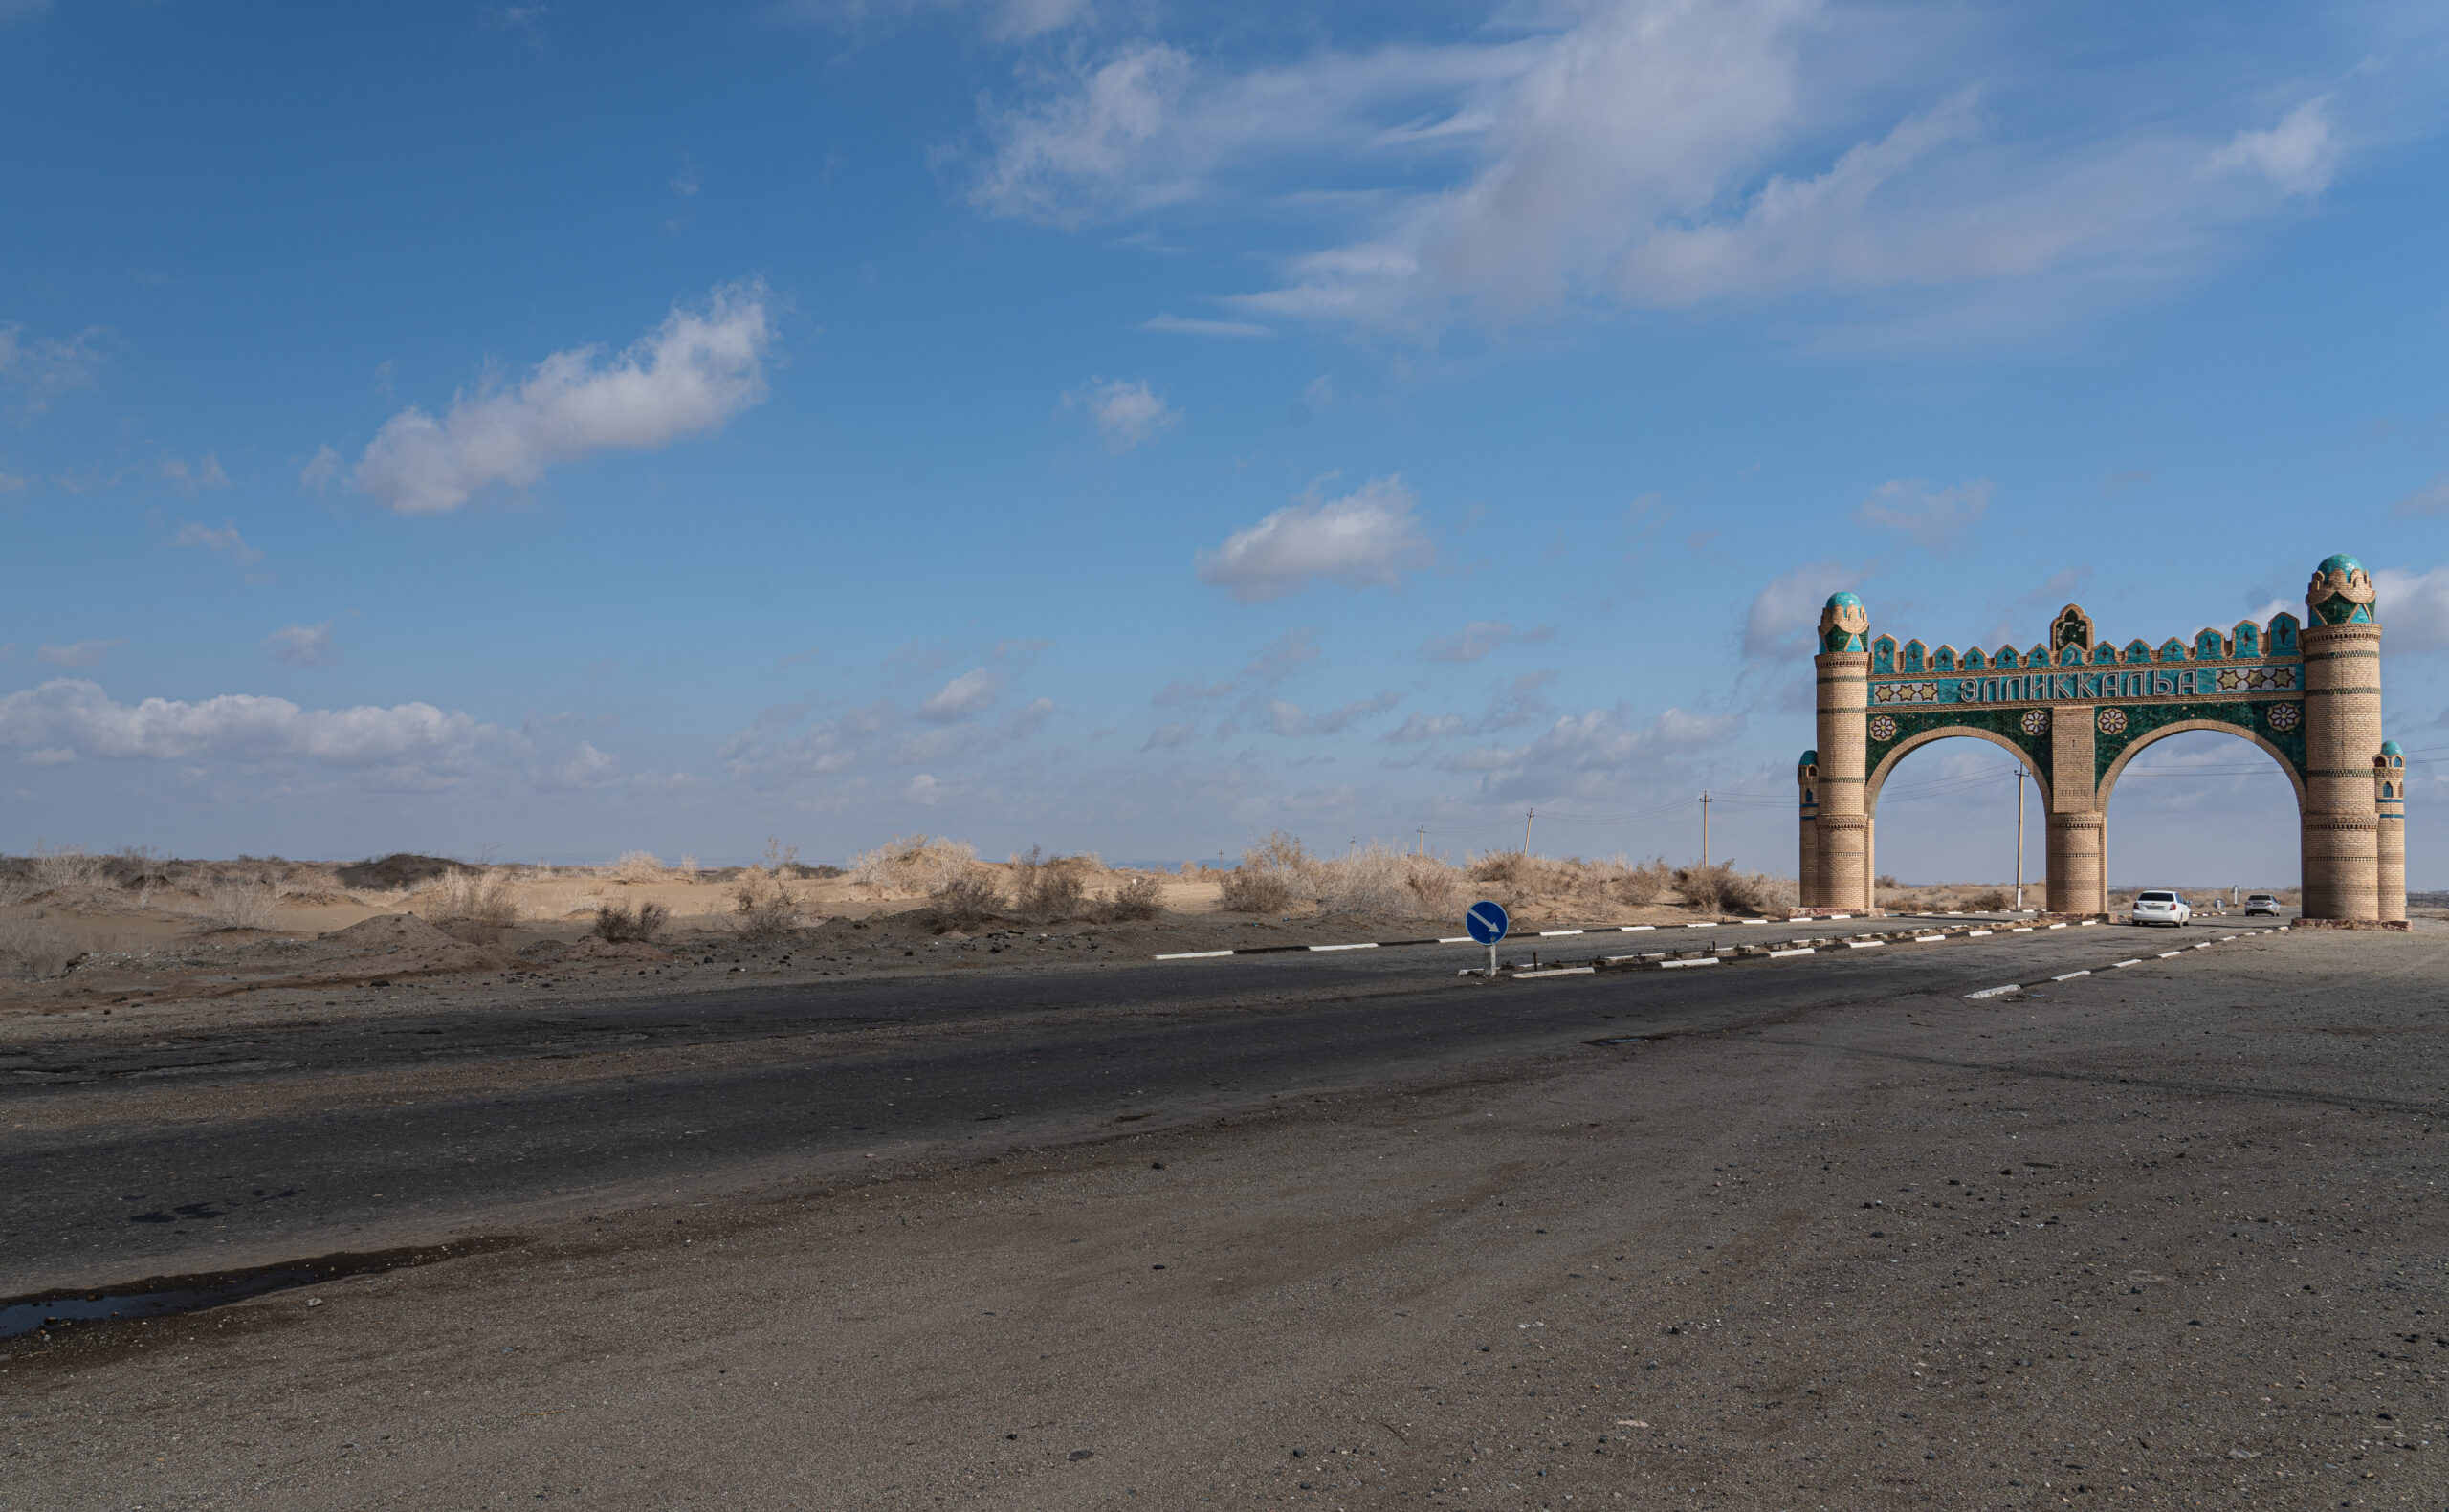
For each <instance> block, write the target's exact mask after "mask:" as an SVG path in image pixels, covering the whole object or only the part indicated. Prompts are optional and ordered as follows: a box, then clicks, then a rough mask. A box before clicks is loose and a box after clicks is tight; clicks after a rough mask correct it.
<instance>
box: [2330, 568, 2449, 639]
mask: <svg viewBox="0 0 2449 1512" xmlns="http://www.w3.org/2000/svg"><path fill="white" fill-rule="evenodd" d="M2372 591H2373V592H2374V593H2375V594H2376V595H2378V598H2379V602H2378V603H2377V604H2376V605H2375V608H2376V610H2377V617H2378V619H2379V620H2380V622H2381V646H2382V648H2383V649H2384V650H2387V651H2390V652H2392V653H2397V652H2402V651H2434V650H2438V649H2439V648H2440V647H2441V646H2449V567H2435V568H2433V569H2432V570H2431V571H2429V572H2409V571H2407V570H2405V569H2403V568H2397V567H2383V568H2381V569H2380V570H2379V571H2377V572H2375V573H2373V574H2372ZM2298 617H2299V618H2302V617H2303V611H2302V610H2301V609H2300V610H2298Z"/></svg>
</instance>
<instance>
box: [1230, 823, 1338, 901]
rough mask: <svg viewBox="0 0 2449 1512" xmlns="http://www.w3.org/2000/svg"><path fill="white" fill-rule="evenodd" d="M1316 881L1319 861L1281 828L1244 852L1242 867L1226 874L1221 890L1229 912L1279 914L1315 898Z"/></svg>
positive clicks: (1295, 838)
mask: <svg viewBox="0 0 2449 1512" xmlns="http://www.w3.org/2000/svg"><path fill="white" fill-rule="evenodd" d="M1317 881H1318V863H1317V861H1316V860H1315V859H1314V858H1313V857H1312V856H1311V854H1310V853H1309V852H1308V851H1307V850H1305V849H1303V848H1302V845H1301V842H1300V840H1299V839H1298V838H1297V837H1295V836H1292V835H1288V834H1286V833H1285V832H1284V831H1282V830H1280V829H1279V830H1276V831H1275V832H1273V833H1272V834H1270V835H1269V836H1268V837H1267V839H1265V840H1262V841H1260V842H1259V843H1258V844H1255V845H1252V846H1251V847H1250V848H1249V849H1247V850H1246V851H1244V852H1242V864H1241V865H1240V866H1235V867H1234V868H1233V869H1232V870H1230V871H1228V872H1226V873H1224V878H1223V880H1222V882H1221V883H1220V887H1221V889H1222V892H1223V901H1224V908H1225V909H1226V910H1227V911H1228V912H1233V913H1278V912H1281V911H1283V910H1284V909H1287V908H1290V907H1291V904H1292V900H1293V899H1295V898H1309V897H1313V896H1315V895H1316V892H1317V887H1316V883H1317Z"/></svg>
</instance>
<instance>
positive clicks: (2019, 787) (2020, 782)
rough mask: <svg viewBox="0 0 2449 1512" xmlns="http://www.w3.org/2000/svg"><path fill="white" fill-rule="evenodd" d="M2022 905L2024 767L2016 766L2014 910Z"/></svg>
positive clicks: (2020, 908) (2018, 909)
mask: <svg viewBox="0 0 2449 1512" xmlns="http://www.w3.org/2000/svg"><path fill="white" fill-rule="evenodd" d="M2023 907H2024V769H2023V768H2022V767H2018V768H2016V911H2017V912H2019V913H2020V912H2022V911H2023Z"/></svg>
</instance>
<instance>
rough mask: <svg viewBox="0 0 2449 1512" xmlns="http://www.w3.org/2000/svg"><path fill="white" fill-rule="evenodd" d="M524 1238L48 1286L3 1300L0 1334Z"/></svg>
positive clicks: (150, 1314) (194, 1306)
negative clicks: (117, 1282)
mask: <svg viewBox="0 0 2449 1512" xmlns="http://www.w3.org/2000/svg"><path fill="white" fill-rule="evenodd" d="M518 1242H520V1241H519V1240H518V1239H517V1238H484V1239H472V1240H468V1241H466V1242H463V1243H457V1244H444V1245H436V1246H433V1247H430V1248H422V1249H397V1250H378V1251H374V1252H372V1253H369V1254H363V1255H325V1256H320V1257H319V1258H317V1259H314V1260H290V1261H287V1262H285V1263H283V1264H278V1265H258V1266H255V1267H254V1268H253V1269H250V1270H234V1271H222V1272H220V1273H218V1274H214V1275H208V1276H157V1277H153V1278H151V1279H149V1280H146V1281H141V1282H134V1283H132V1284H130V1285H127V1286H123V1287H121V1288H119V1289H117V1290H112V1291H63V1292H49V1293H45V1294H42V1295H40V1296H34V1297H25V1298H15V1297H11V1298H0V1339H13V1338H16V1337H19V1336H20V1335H23V1334H29V1333H33V1332H37V1331H39V1330H41V1329H45V1328H53V1327H60V1326H66V1325H69V1324H77V1323H102V1322H108V1321H110V1320H112V1319H120V1320H122V1321H125V1320H131V1319H138V1318H162V1317H167V1316H169V1315H171V1314H173V1313H182V1312H198V1311H201V1310H203V1309H204V1308H207V1307H219V1306H222V1305H224V1304H229V1303H233V1302H244V1301H245V1300H246V1299H248V1298H250V1297H261V1296H263V1295H265V1294H266V1293H268V1292H276V1291H293V1290H295V1289H297V1288H298V1287H300V1286H314V1285H319V1284H320V1283H322V1282H331V1281H338V1280H340V1279H342V1277H345V1276H358V1275H363V1274H364V1273H366V1272H368V1271H386V1270H398V1269H400V1268H401V1267H403V1266H408V1265H430V1264H432V1263H433V1262H434V1261H436V1260H452V1259H456V1258H458V1257H460V1256H465V1255H476V1254H481V1253H483V1252H485V1251H487V1250H494V1249H500V1248H503V1247H505V1246H507V1245H512V1244H517V1243H518Z"/></svg>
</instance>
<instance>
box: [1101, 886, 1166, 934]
mask: <svg viewBox="0 0 2449 1512" xmlns="http://www.w3.org/2000/svg"><path fill="white" fill-rule="evenodd" d="M1098 903H1099V905H1100V907H1099V908H1098V909H1097V911H1098V912H1100V913H1102V914H1103V915H1105V917H1106V919H1107V921H1108V922H1110V923H1114V924H1124V923H1129V922H1130V921H1132V920H1135V919H1153V918H1155V917H1156V916H1157V915H1158V914H1159V913H1162V912H1163V911H1165V885H1164V884H1163V883H1161V882H1158V880H1157V879H1156V878H1155V877H1152V876H1144V875H1143V876H1136V877H1133V878H1131V879H1130V880H1129V881H1127V882H1125V883H1123V884H1122V886H1120V887H1116V888H1114V896H1113V897H1111V898H1106V897H1100V898H1099V899H1098Z"/></svg>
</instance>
